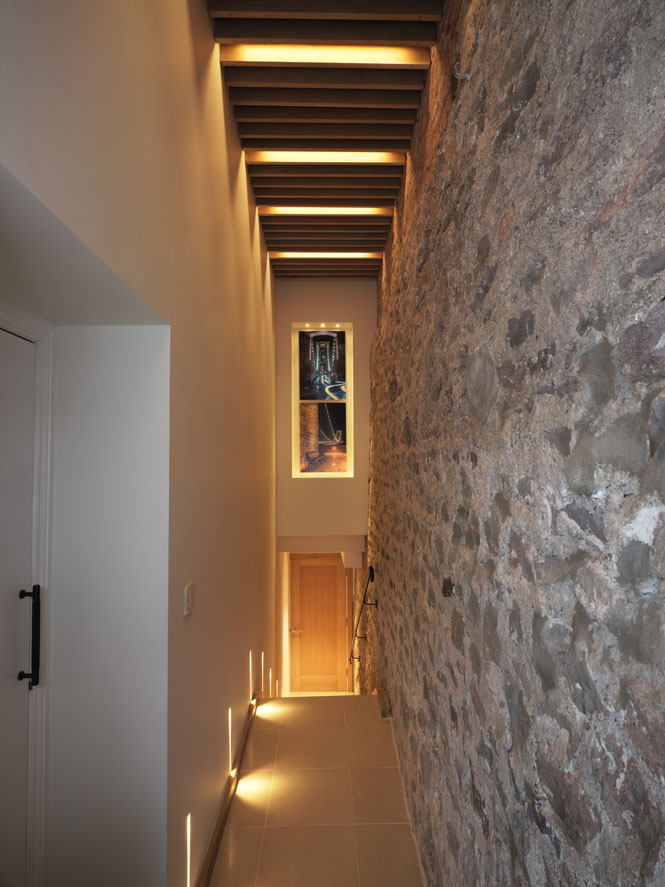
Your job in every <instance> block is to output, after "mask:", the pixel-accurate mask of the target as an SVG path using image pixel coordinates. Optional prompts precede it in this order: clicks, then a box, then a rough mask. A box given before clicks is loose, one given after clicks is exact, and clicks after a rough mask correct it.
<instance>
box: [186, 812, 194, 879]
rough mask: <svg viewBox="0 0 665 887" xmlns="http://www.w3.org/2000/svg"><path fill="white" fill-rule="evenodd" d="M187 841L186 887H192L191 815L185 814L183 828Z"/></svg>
mask: <svg viewBox="0 0 665 887" xmlns="http://www.w3.org/2000/svg"><path fill="white" fill-rule="evenodd" d="M185 834H186V840H187V887H192V814H191V813H188V814H187V822H186V826H185Z"/></svg>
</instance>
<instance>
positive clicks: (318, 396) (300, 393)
mask: <svg viewBox="0 0 665 887" xmlns="http://www.w3.org/2000/svg"><path fill="white" fill-rule="evenodd" d="M291 333H292V345H291V347H292V352H291V354H292V380H293V391H292V403H293V435H292V436H293V458H292V462H293V477H353V325H352V324H350V323H337V322H335V323H322V322H319V323H294V324H293V325H292V328H291Z"/></svg>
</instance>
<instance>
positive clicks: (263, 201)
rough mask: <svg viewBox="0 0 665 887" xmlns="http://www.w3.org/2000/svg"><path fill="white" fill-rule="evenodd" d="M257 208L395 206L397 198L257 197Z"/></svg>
mask: <svg viewBox="0 0 665 887" xmlns="http://www.w3.org/2000/svg"><path fill="white" fill-rule="evenodd" d="M256 205H257V206H275V205H279V206H331V207H334V206H358V207H363V206H386V207H389V206H394V205H395V198H394V197H391V198H386V197H316V198H314V197H312V198H309V197H297V198H296V197H279V198H277V199H275V198H274V197H257V198H256Z"/></svg>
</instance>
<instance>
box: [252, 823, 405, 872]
mask: <svg viewBox="0 0 665 887" xmlns="http://www.w3.org/2000/svg"><path fill="white" fill-rule="evenodd" d="M256 887H358V868H357V857H356V846H355V841H354V834H353V826H328V825H321V826H309V827H296V828H270V829H266V831H265V836H264V839H263V849H262V851H261V860H260V863H259V875H258V878H257V881H256ZM404 887H406V885H404Z"/></svg>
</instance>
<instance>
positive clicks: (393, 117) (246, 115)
mask: <svg viewBox="0 0 665 887" xmlns="http://www.w3.org/2000/svg"><path fill="white" fill-rule="evenodd" d="M233 116H234V117H235V119H236V121H237V122H238V123H306V124H307V125H308V126H309V124H311V123H325V124H333V123H342V124H347V123H351V124H353V125H355V124H358V123H372V124H373V123H380V124H381V125H385V124H393V123H398V124H405V125H407V126H412V125H413V124H414V123H415V122H416V112H415V110H413V109H411V108H315V107H312V106H308V107H304V108H293V107H282V106H279V105H277V106H264V105H261V106H259V105H256V106H254V105H236V106H235V108H234V109H233Z"/></svg>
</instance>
